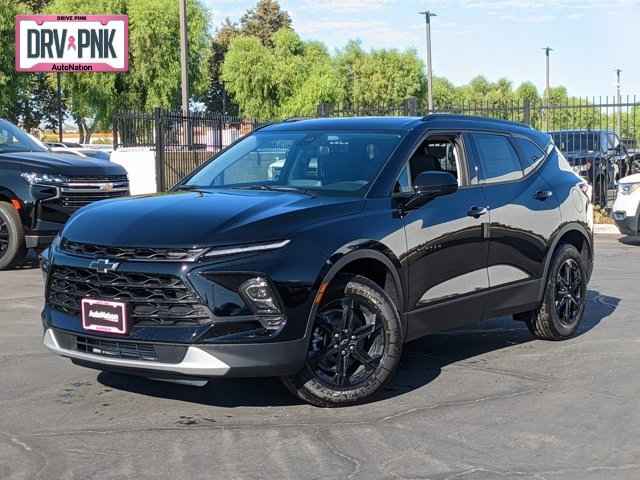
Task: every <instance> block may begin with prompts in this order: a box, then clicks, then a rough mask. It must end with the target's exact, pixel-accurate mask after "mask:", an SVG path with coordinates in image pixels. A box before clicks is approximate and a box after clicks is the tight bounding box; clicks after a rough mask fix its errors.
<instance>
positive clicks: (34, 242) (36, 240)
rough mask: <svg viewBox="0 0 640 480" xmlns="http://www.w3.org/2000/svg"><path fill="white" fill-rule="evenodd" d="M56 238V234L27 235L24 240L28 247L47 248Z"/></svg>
mask: <svg viewBox="0 0 640 480" xmlns="http://www.w3.org/2000/svg"><path fill="white" fill-rule="evenodd" d="M54 238H56V236H55V235H25V236H24V242H25V246H26V247H27V248H38V249H40V248H47V247H48V246H49V245H51V242H53V239H54Z"/></svg>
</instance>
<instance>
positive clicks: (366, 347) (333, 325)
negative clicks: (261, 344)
mask: <svg viewBox="0 0 640 480" xmlns="http://www.w3.org/2000/svg"><path fill="white" fill-rule="evenodd" d="M402 344H403V334H402V326H401V323H400V314H399V313H398V309H397V308H396V306H395V304H394V301H393V300H392V299H391V297H390V296H389V295H388V294H387V293H386V292H385V290H384V289H382V288H381V287H380V286H379V285H377V284H376V283H375V282H373V281H371V280H369V279H368V278H365V277H362V276H339V277H338V278H336V279H334V280H333V281H332V282H331V285H330V287H329V289H328V290H327V293H326V294H325V299H324V300H323V302H322V304H321V305H320V307H319V308H318V311H317V313H316V314H315V319H314V323H313V325H312V327H311V334H310V339H309V349H308V351H307V359H306V362H305V365H304V367H303V368H302V370H301V371H300V372H298V373H297V374H295V375H291V376H287V377H283V378H282V381H283V383H284V385H285V386H286V387H287V388H288V389H289V391H291V392H292V393H293V394H294V395H296V396H297V397H299V398H301V399H302V400H304V401H306V402H308V403H311V404H312V405H316V406H318V407H340V406H346V405H353V404H356V403H361V402H363V401H366V400H369V399H370V398H371V397H372V396H374V395H375V394H377V393H379V392H380V391H381V390H382V388H383V387H384V386H385V385H386V384H387V382H389V381H390V380H391V378H392V376H393V374H394V373H395V371H396V369H397V368H398V364H399V363H400V356H401V354H402Z"/></svg>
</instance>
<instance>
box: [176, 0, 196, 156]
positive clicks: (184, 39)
mask: <svg viewBox="0 0 640 480" xmlns="http://www.w3.org/2000/svg"><path fill="white" fill-rule="evenodd" d="M178 2H179V3H180V73H181V77H182V79H181V80H182V115H183V118H184V120H185V122H184V123H183V125H184V126H185V127H186V129H187V132H186V133H187V135H186V137H187V138H186V140H187V145H188V146H189V149H191V145H192V144H193V134H192V132H191V118H190V117H189V66H188V63H189V57H188V55H189V35H188V32H187V0H178Z"/></svg>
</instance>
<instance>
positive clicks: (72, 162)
mask: <svg viewBox="0 0 640 480" xmlns="http://www.w3.org/2000/svg"><path fill="white" fill-rule="evenodd" d="M128 194H129V182H128V180H127V172H126V171H125V170H124V169H123V168H122V167H120V166H119V165H116V164H114V163H110V162H104V161H99V160H92V159H89V158H81V157H78V156H77V155H65V154H57V153H52V152H50V151H49V150H48V149H47V148H46V147H45V146H44V145H43V144H42V143H40V142H38V141H37V140H35V139H34V138H32V137H30V136H29V135H27V134H26V133H25V132H23V131H22V130H20V129H19V128H18V127H16V126H15V125H13V124H12V123H10V122H7V121H6V120H1V119H0V270H2V269H4V268H7V267H10V266H12V265H15V264H18V263H20V262H21V261H22V259H23V257H24V255H25V252H26V249H28V248H36V249H43V248H45V247H46V246H48V245H49V243H51V241H52V240H53V238H54V237H55V235H56V234H57V233H58V232H59V231H60V230H61V229H62V227H63V225H64V223H65V222H66V221H67V219H68V218H69V216H70V215H71V214H72V213H74V212H75V211H76V210H77V209H79V208H80V207H83V206H85V205H88V204H89V203H91V202H94V201H97V200H103V199H109V198H114V197H121V196H125V195H128Z"/></svg>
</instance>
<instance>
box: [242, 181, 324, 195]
mask: <svg viewBox="0 0 640 480" xmlns="http://www.w3.org/2000/svg"><path fill="white" fill-rule="evenodd" d="M231 188H234V189H238V190H266V191H269V192H294V193H302V194H304V195H309V196H310V197H315V194H314V193H312V192H311V191H309V190H305V189H304V188H298V187H286V186H279V185H264V184H259V185H244V186H237V187H231Z"/></svg>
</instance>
